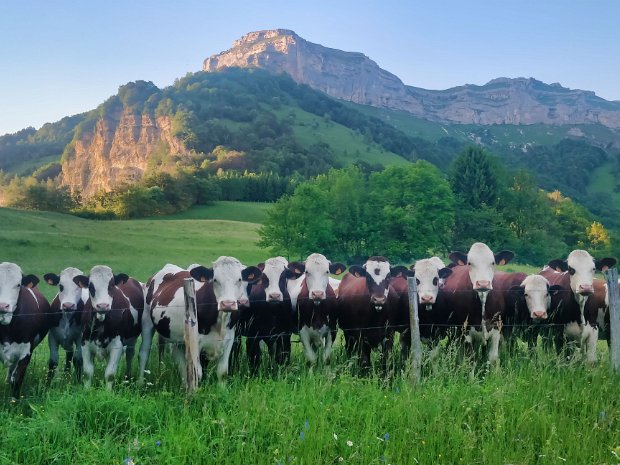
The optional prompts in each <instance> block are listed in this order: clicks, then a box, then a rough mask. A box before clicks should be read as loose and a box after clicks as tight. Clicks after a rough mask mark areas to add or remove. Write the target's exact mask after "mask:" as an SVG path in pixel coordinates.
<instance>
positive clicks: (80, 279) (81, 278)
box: [73, 274, 89, 289]
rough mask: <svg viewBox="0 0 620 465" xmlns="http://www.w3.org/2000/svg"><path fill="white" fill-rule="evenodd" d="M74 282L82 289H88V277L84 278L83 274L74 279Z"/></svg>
mask: <svg viewBox="0 0 620 465" xmlns="http://www.w3.org/2000/svg"><path fill="white" fill-rule="evenodd" d="M73 282H74V283H75V284H77V285H78V286H79V287H81V288H82V289H86V288H87V287H88V284H89V280H88V276H84V275H83V274H80V275H77V276H75V277H74V278H73Z"/></svg>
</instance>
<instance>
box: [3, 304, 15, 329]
mask: <svg viewBox="0 0 620 465" xmlns="http://www.w3.org/2000/svg"><path fill="white" fill-rule="evenodd" d="M13 311H14V309H12V308H11V305H10V304H5V303H1V304H0V325H8V324H10V323H11V321H12V320H13Z"/></svg>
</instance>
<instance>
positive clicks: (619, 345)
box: [603, 268, 620, 373]
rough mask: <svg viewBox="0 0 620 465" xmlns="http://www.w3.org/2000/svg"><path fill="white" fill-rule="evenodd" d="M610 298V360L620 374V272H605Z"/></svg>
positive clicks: (614, 270) (615, 371) (612, 270)
mask: <svg viewBox="0 0 620 465" xmlns="http://www.w3.org/2000/svg"><path fill="white" fill-rule="evenodd" d="M603 274H604V275H605V281H606V282H607V296H608V298H609V310H608V311H609V358H610V361H611V370H612V372H614V373H620V297H619V295H618V270H617V269H616V268H611V269H609V270H607V271H604V272H603Z"/></svg>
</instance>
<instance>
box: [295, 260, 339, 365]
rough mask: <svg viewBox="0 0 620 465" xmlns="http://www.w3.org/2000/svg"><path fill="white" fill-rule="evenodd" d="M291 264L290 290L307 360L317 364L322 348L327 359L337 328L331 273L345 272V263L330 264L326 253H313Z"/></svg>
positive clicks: (335, 303) (324, 357)
mask: <svg viewBox="0 0 620 465" xmlns="http://www.w3.org/2000/svg"><path fill="white" fill-rule="evenodd" d="M288 267H289V271H290V275H289V276H290V277H291V279H290V280H289V281H288V283H287V289H288V292H289V295H290V297H291V306H292V308H293V315H294V319H295V321H296V327H297V329H298V330H299V337H300V339H301V343H302V344H303V346H304V353H305V355H306V360H307V361H308V362H309V363H312V364H314V363H316V360H317V350H319V349H321V348H322V349H323V361H324V362H327V361H329V359H330V357H331V353H332V345H333V343H334V339H335V338H336V331H337V328H336V314H337V302H336V293H335V292H334V289H333V288H332V286H331V283H330V279H329V278H330V276H329V275H330V273H331V274H335V275H339V274H341V273H343V272H344V270H345V269H346V266H345V265H343V264H342V263H331V262H330V261H329V260H328V259H327V258H325V256H324V255H321V254H319V253H313V254H311V255H309V256H308V258H307V259H306V261H305V262H304V263H301V262H294V263H289V266H288Z"/></svg>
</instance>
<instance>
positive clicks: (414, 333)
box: [407, 277, 422, 384]
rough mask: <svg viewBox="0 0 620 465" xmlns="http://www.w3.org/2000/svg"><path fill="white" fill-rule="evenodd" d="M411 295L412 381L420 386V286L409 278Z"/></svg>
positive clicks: (408, 283)
mask: <svg viewBox="0 0 620 465" xmlns="http://www.w3.org/2000/svg"><path fill="white" fill-rule="evenodd" d="M407 290H408V294H409V329H410V331H411V368H412V374H411V377H412V381H413V383H414V384H418V383H419V382H420V379H421V376H422V375H421V371H422V343H421V342H420V320H419V318H418V286H417V283H416V280H415V278H413V277H408V278H407Z"/></svg>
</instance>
